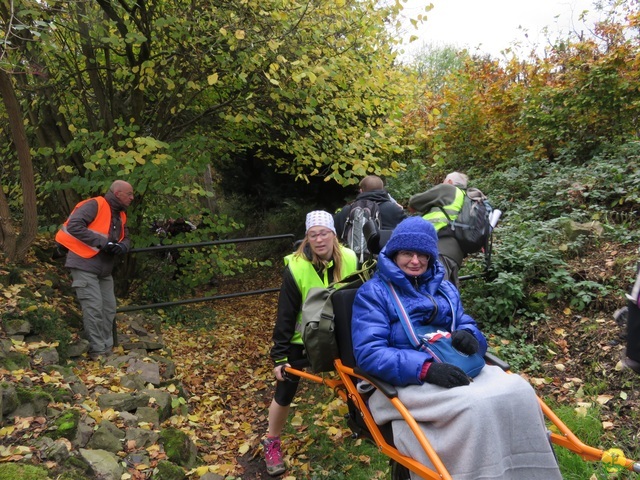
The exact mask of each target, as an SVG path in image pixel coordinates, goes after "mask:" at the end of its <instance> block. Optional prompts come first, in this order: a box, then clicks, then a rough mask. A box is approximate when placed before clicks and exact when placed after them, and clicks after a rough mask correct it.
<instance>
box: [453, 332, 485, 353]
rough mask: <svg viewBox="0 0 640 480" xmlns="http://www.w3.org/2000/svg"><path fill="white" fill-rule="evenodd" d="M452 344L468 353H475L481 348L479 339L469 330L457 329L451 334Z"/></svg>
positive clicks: (460, 350)
mask: <svg viewBox="0 0 640 480" xmlns="http://www.w3.org/2000/svg"><path fill="white" fill-rule="evenodd" d="M451 346H452V347H453V348H455V349H456V350H458V351H459V352H462V353H464V354H466V355H473V354H474V353H476V352H477V351H478V349H479V348H480V344H479V343H478V339H477V338H476V337H474V336H473V334H472V333H471V332H469V331H468V330H456V331H455V332H453V333H452V334H451Z"/></svg>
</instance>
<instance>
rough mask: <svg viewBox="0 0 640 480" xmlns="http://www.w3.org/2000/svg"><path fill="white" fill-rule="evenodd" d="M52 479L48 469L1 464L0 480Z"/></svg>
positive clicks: (17, 464)
mask: <svg viewBox="0 0 640 480" xmlns="http://www.w3.org/2000/svg"><path fill="white" fill-rule="evenodd" d="M50 478H51V477H49V475H48V474H47V470H46V469H44V468H41V467H36V466H34V465H24V464H21V463H2V464H0V480H16V479H20V480H48V479H50Z"/></svg>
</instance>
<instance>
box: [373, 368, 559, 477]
mask: <svg viewBox="0 0 640 480" xmlns="http://www.w3.org/2000/svg"><path fill="white" fill-rule="evenodd" d="M398 397H399V398H400V400H401V401H402V402H403V403H404V405H405V406H406V407H407V408H408V409H409V411H410V412H411V413H412V415H413V417H414V418H415V419H416V420H417V421H418V422H419V423H420V426H421V428H422V431H423V432H424V434H425V435H426V437H427V439H428V440H429V442H430V443H431V445H432V446H433V447H434V449H435V451H436V452H437V453H438V455H439V456H440V459H441V460H442V462H443V463H444V465H445V466H446V467H447V470H448V471H449V473H450V474H451V476H452V477H453V478H454V480H488V479H496V480H497V479H500V480H562V476H561V475H560V470H559V469H558V466H557V463H556V460H555V456H554V454H553V450H552V448H551V445H550V443H549V440H548V436H547V428H546V425H545V423H544V416H543V414H542V411H541V410H540V406H539V404H538V400H537V398H536V395H535V392H534V390H533V388H532V387H531V385H529V383H528V382H527V381H526V380H524V379H523V378H522V377H520V376H518V375H513V374H508V373H505V372H504V371H502V370H501V369H500V368H498V367H495V366H486V367H485V368H484V369H483V370H482V372H481V373H480V375H478V376H477V377H476V378H474V381H473V383H471V384H470V385H469V386H464V387H457V388H451V389H446V388H442V387H438V386H435V385H431V384H424V385H420V386H418V385H415V386H409V387H405V388H398ZM369 407H370V409H371V412H372V414H373V417H374V419H375V421H376V422H377V423H378V424H384V423H387V422H393V437H394V441H395V444H396V447H397V448H398V450H400V452H402V453H403V454H405V455H407V456H410V457H412V458H414V459H416V460H418V461H419V462H420V463H422V464H424V465H427V466H429V467H431V468H433V466H432V464H431V462H430V461H429V459H428V458H427V455H426V454H425V453H424V451H423V449H422V447H420V444H419V443H418V441H417V440H416V438H415V436H414V435H413V433H412V432H411V429H410V428H409V426H408V425H407V423H406V422H404V421H403V420H401V417H400V415H399V413H398V412H397V410H396V409H395V408H394V407H393V405H391V403H390V402H389V401H388V399H387V398H386V397H385V396H384V395H383V394H382V393H380V392H378V391H376V392H375V393H374V394H373V395H372V396H371V398H370V399H369ZM411 478H412V479H415V478H419V477H418V476H417V475H416V474H414V473H412V477H411Z"/></svg>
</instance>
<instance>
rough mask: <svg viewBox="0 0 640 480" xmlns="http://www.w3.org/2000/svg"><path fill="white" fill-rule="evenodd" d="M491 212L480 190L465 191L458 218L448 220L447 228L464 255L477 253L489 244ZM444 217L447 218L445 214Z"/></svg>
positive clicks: (489, 205)
mask: <svg viewBox="0 0 640 480" xmlns="http://www.w3.org/2000/svg"><path fill="white" fill-rule="evenodd" d="M442 211H443V212H444V209H443V210H442ZM492 211H493V207H492V206H491V204H490V203H489V200H487V197H486V196H485V195H484V194H483V193H482V192H481V191H480V190H478V189H477V188H469V189H467V191H466V192H465V195H464V202H463V203H462V209H461V210H460V213H459V214H458V217H457V218H456V219H455V220H453V221H451V219H449V228H451V231H452V232H453V236H454V237H455V238H456V240H458V243H459V244H460V248H461V249H462V251H463V252H464V253H465V254H467V255H469V254H472V253H477V252H479V251H481V250H482V249H483V248H486V247H487V245H488V244H489V238H490V236H491V230H492V228H491V222H490V217H491V212H492ZM445 215H446V216H447V218H449V216H448V215H447V214H446V212H445Z"/></svg>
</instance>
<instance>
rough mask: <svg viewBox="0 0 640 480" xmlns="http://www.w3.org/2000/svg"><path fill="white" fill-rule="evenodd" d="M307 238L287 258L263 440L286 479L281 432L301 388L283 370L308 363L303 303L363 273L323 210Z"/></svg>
mask: <svg viewBox="0 0 640 480" xmlns="http://www.w3.org/2000/svg"><path fill="white" fill-rule="evenodd" d="M305 226H306V235H305V237H304V240H303V241H302V243H301V244H300V246H299V247H298V249H297V250H296V252H295V253H293V254H291V255H287V256H286V257H285V259H284V263H285V265H286V267H285V270H284V274H283V279H282V287H281V289H280V297H279V298H278V316H277V318H276V324H275V327H274V329H273V347H272V348H271V354H270V355H271V359H272V360H273V362H274V363H275V367H274V369H273V372H274V375H275V377H276V380H277V382H276V391H275V395H274V398H273V401H272V402H271V405H270V407H269V428H268V431H267V436H266V438H265V439H264V440H263V442H262V445H263V447H264V455H265V463H266V465H267V472H268V473H269V475H273V476H276V475H281V474H282V473H284V472H285V470H286V466H285V464H284V460H283V458H282V449H281V444H280V434H281V433H282V429H283V428H284V426H285V423H286V421H287V417H288V415H289V406H290V405H291V402H292V401H293V397H294V396H295V394H296V391H297V389H298V380H299V378H298V377H294V378H293V380H292V379H291V378H290V377H287V378H286V379H285V378H284V377H283V376H282V367H285V366H290V362H292V361H296V360H301V359H304V358H305V356H304V346H303V344H302V336H301V335H300V332H299V331H297V330H296V324H297V323H298V322H300V321H301V312H302V304H303V303H304V300H305V299H306V298H307V294H308V293H309V290H310V289H311V288H312V287H326V286H328V285H329V284H330V283H332V282H334V281H338V280H340V279H342V278H344V277H346V276H347V275H349V274H351V273H353V272H355V271H356V269H357V258H356V254H355V252H354V251H353V250H350V249H348V248H346V247H344V246H342V245H340V243H339V242H338V238H337V237H336V229H335V226H334V223H333V216H332V215H331V214H330V213H328V212H325V211H323V210H316V211H313V212H309V213H308V214H307V217H306V222H305Z"/></svg>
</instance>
